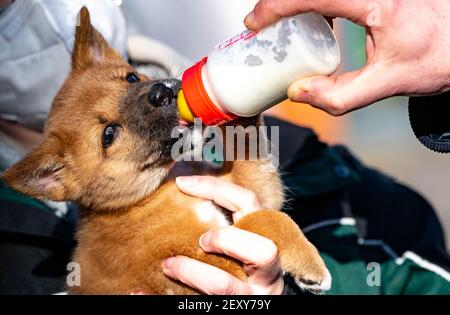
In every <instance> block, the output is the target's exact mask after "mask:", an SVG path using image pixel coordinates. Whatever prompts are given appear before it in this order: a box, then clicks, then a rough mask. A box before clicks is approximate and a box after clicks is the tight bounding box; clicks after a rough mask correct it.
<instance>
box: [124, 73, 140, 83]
mask: <svg viewBox="0 0 450 315" xmlns="http://www.w3.org/2000/svg"><path fill="white" fill-rule="evenodd" d="M140 80H141V79H139V77H138V76H137V74H136V73H134V72H130V73H128V74H127V81H128V83H130V84H133V83H136V82H139V81H140Z"/></svg>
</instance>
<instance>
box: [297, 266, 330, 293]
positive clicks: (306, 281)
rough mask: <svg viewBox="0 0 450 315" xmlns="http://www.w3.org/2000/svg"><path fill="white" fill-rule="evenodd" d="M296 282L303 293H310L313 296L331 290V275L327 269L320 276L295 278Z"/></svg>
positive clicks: (309, 275) (310, 275)
mask: <svg viewBox="0 0 450 315" xmlns="http://www.w3.org/2000/svg"><path fill="white" fill-rule="evenodd" d="M294 280H295V283H296V284H297V286H298V287H299V288H300V289H301V290H302V291H308V292H310V293H313V294H322V293H325V292H326V291H328V290H330V288H331V274H330V272H329V271H328V270H327V269H325V270H324V272H323V273H321V274H319V275H312V274H307V275H304V276H298V277H295V276H294Z"/></svg>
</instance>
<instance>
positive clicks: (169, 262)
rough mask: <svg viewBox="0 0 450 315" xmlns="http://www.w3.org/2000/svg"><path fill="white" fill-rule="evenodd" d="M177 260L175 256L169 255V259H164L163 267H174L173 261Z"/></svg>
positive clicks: (166, 268)
mask: <svg viewBox="0 0 450 315" xmlns="http://www.w3.org/2000/svg"><path fill="white" fill-rule="evenodd" d="M174 261H175V257H169V258H167V259H164V261H163V268H164V269H165V270H168V269H170V267H172V264H173V262H174Z"/></svg>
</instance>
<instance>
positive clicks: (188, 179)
mask: <svg viewBox="0 0 450 315" xmlns="http://www.w3.org/2000/svg"><path fill="white" fill-rule="evenodd" d="M175 181H176V183H177V185H179V186H184V187H191V186H195V185H197V184H198V182H199V180H198V178H197V177H195V176H179V177H177V178H176V179H175Z"/></svg>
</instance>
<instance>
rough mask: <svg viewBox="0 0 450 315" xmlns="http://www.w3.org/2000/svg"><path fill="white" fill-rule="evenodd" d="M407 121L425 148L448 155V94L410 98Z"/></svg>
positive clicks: (449, 117)
mask: <svg viewBox="0 0 450 315" xmlns="http://www.w3.org/2000/svg"><path fill="white" fill-rule="evenodd" d="M409 119H410V122H411V127H412V129H413V131H414V134H415V135H416V137H417V139H419V141H420V142H421V143H422V144H423V145H424V146H426V147H427V148H429V149H431V150H433V151H436V152H439V153H450V92H447V93H443V94H440V95H435V96H426V97H411V98H410V99H409Z"/></svg>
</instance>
